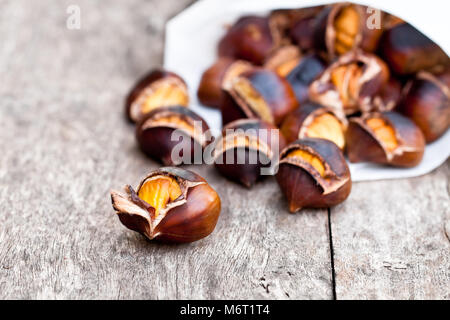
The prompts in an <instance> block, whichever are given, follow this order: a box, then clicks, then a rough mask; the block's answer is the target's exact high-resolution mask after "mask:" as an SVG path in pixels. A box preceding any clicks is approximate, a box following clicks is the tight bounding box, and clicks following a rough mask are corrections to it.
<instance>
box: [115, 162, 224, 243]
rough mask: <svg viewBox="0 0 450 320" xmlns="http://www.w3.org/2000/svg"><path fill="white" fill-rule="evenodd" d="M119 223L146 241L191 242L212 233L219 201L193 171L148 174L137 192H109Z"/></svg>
mask: <svg viewBox="0 0 450 320" xmlns="http://www.w3.org/2000/svg"><path fill="white" fill-rule="evenodd" d="M111 200H112V205H113V208H114V210H116V212H117V215H118V216H119V219H120V222H122V224H123V225H124V226H126V227H127V228H128V229H131V230H133V231H136V232H139V233H141V234H142V235H144V236H146V237H147V238H148V239H150V240H153V239H154V240H159V241H163V242H193V241H196V240H200V239H202V238H204V237H206V236H208V235H209V234H210V233H211V232H213V230H214V228H215V226H216V223H217V219H218V218H219V214H220V198H219V196H218V195H217V193H216V191H214V189H213V188H211V186H209V185H208V183H207V182H206V181H205V179H203V178H202V177H200V176H199V175H197V174H196V173H194V172H191V171H188V170H184V169H181V168H173V167H167V168H160V169H158V170H155V171H152V172H151V173H150V174H149V175H148V176H147V177H146V178H145V179H144V180H142V182H141V183H140V184H139V186H138V188H137V191H134V189H133V188H132V187H131V186H129V185H127V186H126V187H125V193H120V192H118V191H111Z"/></svg>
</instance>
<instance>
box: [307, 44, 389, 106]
mask: <svg viewBox="0 0 450 320" xmlns="http://www.w3.org/2000/svg"><path fill="white" fill-rule="evenodd" d="M388 80H389V69H388V67H387V65H386V63H384V62H383V61H382V60H381V59H380V58H378V57H377V56H376V55H374V54H371V53H365V52H363V51H361V50H355V51H352V52H349V53H347V54H345V55H343V56H341V57H340V58H339V59H338V60H337V61H336V62H335V63H333V64H332V65H331V66H329V67H328V68H327V69H326V70H325V71H324V72H323V73H322V75H321V76H319V78H318V79H317V80H315V81H314V82H313V83H312V84H311V86H310V88H309V89H310V90H309V94H310V98H311V100H313V101H315V102H317V103H319V104H321V105H324V106H327V107H330V108H333V109H334V110H335V112H336V113H343V114H346V115H350V114H353V113H355V112H358V111H362V112H366V111H369V110H371V109H372V107H373V103H372V102H373V98H374V97H375V95H376V94H377V93H378V92H379V91H380V90H381V89H382V88H383V87H384V86H385V85H386V84H387V83H388Z"/></svg>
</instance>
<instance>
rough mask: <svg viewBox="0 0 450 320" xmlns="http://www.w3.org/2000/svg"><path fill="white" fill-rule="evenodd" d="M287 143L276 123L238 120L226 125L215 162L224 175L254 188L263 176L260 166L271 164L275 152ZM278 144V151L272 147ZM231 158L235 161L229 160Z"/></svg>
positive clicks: (217, 147) (215, 152)
mask: <svg viewBox="0 0 450 320" xmlns="http://www.w3.org/2000/svg"><path fill="white" fill-rule="evenodd" d="M260 130H265V131H266V132H265V133H262V132H261V131H260ZM272 139H275V140H272ZM285 145H286V141H285V139H284V137H283V136H282V135H281V134H279V130H278V129H277V128H276V127H275V126H273V125H271V124H269V123H267V122H264V121H262V120H260V119H240V120H236V121H233V122H231V123H229V124H228V125H226V126H225V127H224V128H223V131H222V136H221V137H220V138H218V139H217V140H216V145H215V150H214V164H215V167H216V169H217V170H218V171H219V173H220V174H221V175H223V176H224V177H226V178H228V179H230V180H232V181H235V182H238V183H240V184H242V185H244V186H246V187H247V188H251V187H252V186H253V185H254V184H255V183H256V181H257V180H258V179H260V178H261V177H262V176H261V169H262V168H264V167H270V161H271V160H272V158H273V156H274V152H276V153H277V154H278V151H279V150H280V149H282V148H284V147H285ZM275 147H278V150H273V148H275ZM231 158H232V163H229V162H227V159H231ZM250 160H252V161H250ZM253 160H254V161H253ZM251 162H252V163H251Z"/></svg>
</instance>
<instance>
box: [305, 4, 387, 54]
mask: <svg viewBox="0 0 450 320" xmlns="http://www.w3.org/2000/svg"><path fill="white" fill-rule="evenodd" d="M348 11H350V12H351V14H347V12H348ZM343 14H345V17H344V16H343ZM347 16H350V19H352V21H351V23H348V22H347V21H344V20H341V17H342V19H347ZM369 16H370V14H369V13H368V12H367V7H366V6H362V5H357V4H353V3H344V2H340V3H335V4H331V5H329V6H327V7H325V8H324V9H323V10H322V11H321V12H320V13H319V14H318V16H317V17H316V22H315V27H314V47H315V48H316V49H317V50H321V51H324V52H326V54H327V57H328V59H329V61H333V60H334V59H335V58H336V57H337V56H340V55H342V54H345V53H347V52H349V51H351V50H353V49H356V48H360V49H362V50H364V51H366V52H373V51H375V50H376V49H377V47H378V42H379V40H380V37H381V35H382V33H383V30H382V28H373V29H369V28H368V26H367V23H366V21H367V20H368V18H369ZM382 18H383V13H381V17H380V19H381V20H382ZM350 28H351V29H352V30H351V29H350Z"/></svg>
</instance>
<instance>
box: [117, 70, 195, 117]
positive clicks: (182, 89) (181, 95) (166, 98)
mask: <svg viewBox="0 0 450 320" xmlns="http://www.w3.org/2000/svg"><path fill="white" fill-rule="evenodd" d="M188 105H189V93H188V89H187V86H186V83H185V82H184V80H183V79H182V78H181V77H180V76H178V75H177V74H175V73H173V72H169V71H165V70H153V71H151V72H150V73H148V74H147V75H145V76H144V77H143V78H142V79H140V80H139V81H138V82H137V83H136V84H135V85H134V87H133V88H132V89H131V91H130V93H129V94H128V96H127V99H126V102H125V111H126V114H127V117H128V119H129V120H130V121H132V122H138V121H139V120H140V119H141V118H142V117H143V116H144V115H145V114H147V113H149V112H151V111H152V110H155V109H157V108H161V107H168V106H184V107H187V106H188Z"/></svg>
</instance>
